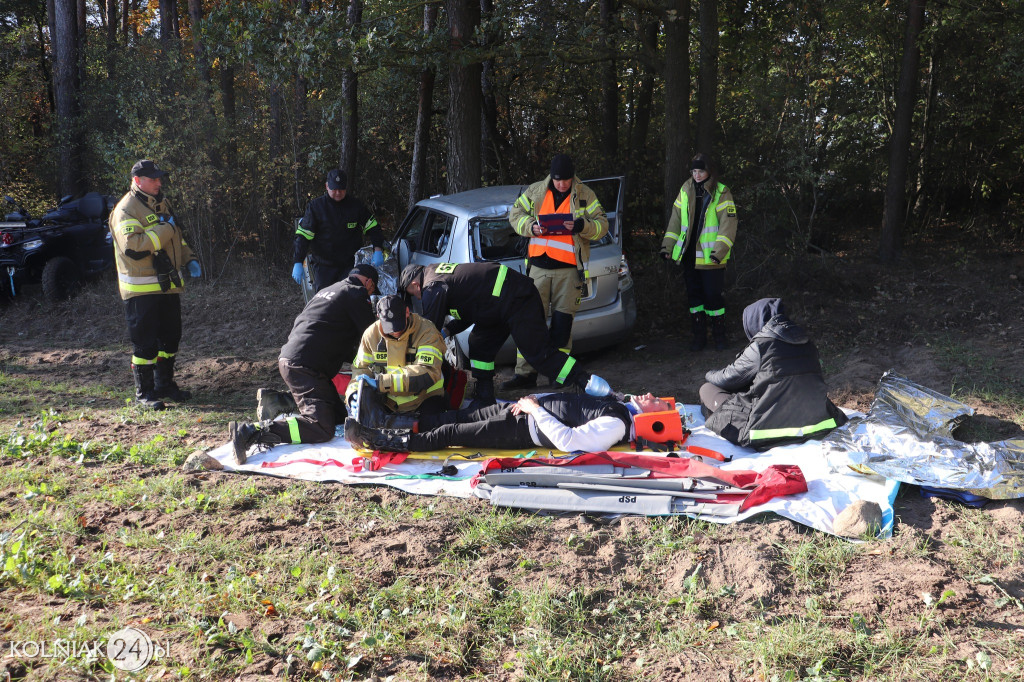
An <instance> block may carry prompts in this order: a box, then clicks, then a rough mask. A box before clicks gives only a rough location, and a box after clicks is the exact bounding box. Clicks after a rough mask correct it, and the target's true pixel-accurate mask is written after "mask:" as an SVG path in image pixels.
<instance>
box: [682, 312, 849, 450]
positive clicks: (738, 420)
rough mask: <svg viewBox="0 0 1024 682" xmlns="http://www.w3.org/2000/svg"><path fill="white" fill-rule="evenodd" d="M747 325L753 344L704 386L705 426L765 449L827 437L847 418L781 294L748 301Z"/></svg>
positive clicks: (711, 374)
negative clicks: (787, 313) (788, 315)
mask: <svg viewBox="0 0 1024 682" xmlns="http://www.w3.org/2000/svg"><path fill="white" fill-rule="evenodd" d="M743 331H744V332H745V333H746V335H747V339H749V340H750V344H749V345H748V346H747V347H746V348H745V349H743V352H742V353H740V354H739V355H738V356H737V357H736V360H735V361H733V363H732V364H731V365H729V366H728V367H725V368H723V369H719V370H713V371H710V372H708V373H707V374H706V375H705V379H706V381H707V383H706V384H704V385H703V386H701V387H700V403H701V411H702V412H703V413H704V416H705V417H706V418H707V420H706V422H705V426H707V427H708V428H709V429H710V430H712V431H714V432H715V433H717V434H718V435H719V436H721V437H722V438H725V439H726V440H728V441H729V442H731V443H735V444H736V445H742V446H749V447H752V448H755V449H757V450H767V449H769V448H772V447H775V446H777V445H788V444H791V443H803V442H804V441H807V440H810V439H818V438H823V437H824V436H825V435H826V434H827V433H828V432H829V431H831V430H832V429H834V428H836V427H837V426H842V425H843V424H845V423H846V421H847V417H846V415H845V414H844V413H843V411H842V410H841V409H839V408H838V407H836V406H835V405H834V404H833V403H832V401H831V400H829V398H828V389H827V388H826V386H825V380H824V378H823V377H822V374H821V363H820V361H819V360H818V351H817V349H816V348H815V347H814V344H813V343H811V340H810V338H809V337H808V336H807V332H806V331H804V329H803V328H802V327H800V326H799V325H797V324H796V323H795V322H793V321H792V320H790V319H789V318H788V317H787V316H786V313H785V310H784V307H783V305H782V299H779V298H762V299H761V300H759V301H755V302H754V303H751V304H750V305H748V306H747V307H746V308H745V309H744V310H743Z"/></svg>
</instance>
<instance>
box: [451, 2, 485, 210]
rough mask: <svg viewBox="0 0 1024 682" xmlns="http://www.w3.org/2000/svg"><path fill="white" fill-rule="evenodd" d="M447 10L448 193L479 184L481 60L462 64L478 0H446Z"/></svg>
mask: <svg viewBox="0 0 1024 682" xmlns="http://www.w3.org/2000/svg"><path fill="white" fill-rule="evenodd" d="M445 7H446V8H447V11H448V35H449V50H448V52H449V55H450V57H451V64H450V66H449V69H448V72H449V73H448V192H449V193H453V192H462V191H465V190H467V189H475V188H477V187H479V186H480V111H481V108H482V107H481V99H482V96H481V92H480V73H481V68H480V63H479V62H477V61H470V62H469V63H462V62H463V60H464V59H465V57H466V55H465V54H464V51H465V50H467V49H468V48H470V47H472V45H471V44H470V41H472V39H473V33H474V31H475V30H476V28H477V26H479V25H480V4H479V2H478V0H445Z"/></svg>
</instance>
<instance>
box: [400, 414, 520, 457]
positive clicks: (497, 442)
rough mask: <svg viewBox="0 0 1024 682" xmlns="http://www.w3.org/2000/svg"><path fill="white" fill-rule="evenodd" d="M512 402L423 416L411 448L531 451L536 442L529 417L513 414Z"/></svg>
mask: <svg viewBox="0 0 1024 682" xmlns="http://www.w3.org/2000/svg"><path fill="white" fill-rule="evenodd" d="M512 404H513V403H505V404H498V405H488V406H487V407H481V408H480V409H477V410H451V411H449V412H443V413H441V414H432V415H424V416H422V417H420V420H419V431H420V432H419V433H414V434H412V436H411V437H410V438H409V449H410V450H412V451H413V452H423V451H427V450H439V449H442V448H446V447H452V446H454V447H464V448H481V449H483V448H502V449H503V450H518V449H529V450H532V449H534V448H536V447H537V445H536V444H535V443H534V442H533V439H532V438H530V422H529V417H528V416H527V415H525V414H518V415H514V414H512V409H511V408H512Z"/></svg>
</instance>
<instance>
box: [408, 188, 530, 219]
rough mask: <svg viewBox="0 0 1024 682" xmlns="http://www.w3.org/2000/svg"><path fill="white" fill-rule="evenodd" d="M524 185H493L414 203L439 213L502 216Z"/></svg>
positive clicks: (523, 189)
mask: <svg viewBox="0 0 1024 682" xmlns="http://www.w3.org/2000/svg"><path fill="white" fill-rule="evenodd" d="M525 190H526V185H495V186H493V187H481V188H480V189H471V190H468V191H466V192H458V193H456V194H447V195H444V196H435V197H430V198H429V199H421V200H420V201H417V202H416V205H417V206H426V207H429V208H436V209H438V210H440V211H446V212H449V213H453V212H454V213H458V214H460V215H465V216H468V217H474V216H481V215H483V216H487V215H494V216H498V215H504V214H506V213H508V208H509V206H511V205H512V202H513V201H515V200H516V197H518V196H519V195H520V194H521V193H522V192H523V191H525Z"/></svg>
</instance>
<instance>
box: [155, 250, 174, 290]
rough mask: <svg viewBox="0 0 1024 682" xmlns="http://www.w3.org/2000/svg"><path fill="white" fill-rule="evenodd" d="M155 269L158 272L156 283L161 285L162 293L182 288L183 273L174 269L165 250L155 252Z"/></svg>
mask: <svg viewBox="0 0 1024 682" xmlns="http://www.w3.org/2000/svg"><path fill="white" fill-rule="evenodd" d="M153 269H154V270H155V271H156V281H157V282H158V283H159V284H160V291H167V290H168V289H170V288H171V283H172V282H173V283H174V286H176V287H178V288H179V289H180V288H181V273H180V272H178V269H177V268H176V267H174V263H172V262H171V257H170V256H168V255H167V252H166V251H164V250H163V249H160V250H159V251H154V252H153Z"/></svg>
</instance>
